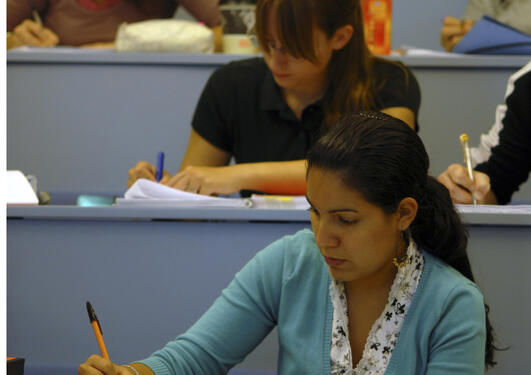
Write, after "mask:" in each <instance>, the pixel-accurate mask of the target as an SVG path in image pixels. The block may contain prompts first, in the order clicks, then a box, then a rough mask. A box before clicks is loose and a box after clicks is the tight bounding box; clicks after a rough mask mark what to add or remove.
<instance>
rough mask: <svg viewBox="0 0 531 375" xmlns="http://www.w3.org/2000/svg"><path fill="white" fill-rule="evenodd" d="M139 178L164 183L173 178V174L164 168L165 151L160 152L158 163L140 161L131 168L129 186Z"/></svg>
mask: <svg viewBox="0 0 531 375" xmlns="http://www.w3.org/2000/svg"><path fill="white" fill-rule="evenodd" d="M139 178H145V179H147V180H151V181H157V182H163V183H164V182H165V181H167V180H169V179H170V178H171V175H170V174H169V173H168V172H166V171H165V170H164V153H163V152H159V153H158V155H157V165H153V164H151V163H148V162H147V161H139V162H138V163H136V165H135V166H134V167H133V168H131V169H129V180H128V181H127V186H129V187H131V185H133V184H134V183H135V181H136V180H138V179H139Z"/></svg>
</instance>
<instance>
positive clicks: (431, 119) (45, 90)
mask: <svg viewBox="0 0 531 375" xmlns="http://www.w3.org/2000/svg"><path fill="white" fill-rule="evenodd" d="M246 57H247V56H242V55H220V54H213V55H193V54H163V53H158V54H157V53H154V54H151V53H122V54H120V53H114V52H94V51H92V53H87V52H86V51H85V52H84V53H76V54H72V53H60V52H57V51H53V50H49V51H48V52H20V51H9V52H8V53H7V113H8V116H7V166H8V169H20V170H22V171H24V172H25V173H28V174H34V175H36V176H37V177H38V180H39V186H40V188H42V189H44V190H53V191H60V190H63V191H73V192H78V193H80V194H81V193H95V192H116V191H123V190H124V189H125V187H126V181H127V171H128V169H129V168H131V167H132V166H133V165H134V164H135V163H136V162H137V161H138V160H148V161H151V162H155V161H156V156H157V152H158V151H161V150H164V151H166V160H167V168H168V170H169V171H171V172H176V170H177V168H178V166H179V164H180V161H181V159H182V156H183V154H184V149H185V147H186V144H187V141H188V135H189V132H190V122H191V119H192V114H193V111H194V109H195V106H196V103H197V99H198V97H199V94H200V93H201V91H202V89H203V86H204V84H205V82H206V80H207V79H208V77H209V76H210V74H211V73H212V71H213V70H214V69H216V68H217V67H219V66H221V65H223V64H225V63H227V62H229V61H231V60H237V59H242V58H246ZM400 60H401V61H403V62H404V63H405V64H407V65H408V66H409V67H411V68H412V70H413V72H414V73H415V75H416V76H417V78H418V80H419V83H420V86H421V90H422V104H421V111H420V115H419V122H420V129H421V130H420V135H421V137H422V139H423V140H424V142H425V144H426V148H427V150H428V153H429V154H430V157H431V171H432V173H433V174H438V173H440V172H442V171H443V170H444V169H445V168H446V166H448V165H449V164H450V163H453V162H460V161H461V152H460V146H459V142H458V137H459V135H460V134H461V133H462V132H463V131H465V130H466V131H467V132H468V134H469V136H470V139H471V143H472V145H475V144H477V142H478V140H479V135H480V134H481V133H484V132H486V131H488V130H489V128H490V127H491V125H492V123H493V119H494V111H495V108H496V105H497V104H499V103H501V102H502V101H503V96H504V93H505V86H506V83H507V79H508V77H509V76H510V75H511V74H512V73H513V72H515V71H516V70H518V69H519V67H521V66H523V65H524V64H525V63H526V62H527V61H528V60H529V57H528V56H462V57H451V58H434V57H404V58H400ZM515 198H516V199H520V200H528V201H529V200H531V184H527V186H526V188H525V189H524V190H523V191H522V192H521V193H520V194H519V195H517V196H516V197H515Z"/></svg>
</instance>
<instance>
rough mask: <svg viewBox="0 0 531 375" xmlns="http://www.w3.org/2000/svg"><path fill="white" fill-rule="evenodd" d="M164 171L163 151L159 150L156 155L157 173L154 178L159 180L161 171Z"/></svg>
mask: <svg viewBox="0 0 531 375" xmlns="http://www.w3.org/2000/svg"><path fill="white" fill-rule="evenodd" d="M163 171H164V152H162V151H161V152H159V155H158V157H157V173H155V179H156V180H157V182H159V181H160V180H161V179H162V172H163Z"/></svg>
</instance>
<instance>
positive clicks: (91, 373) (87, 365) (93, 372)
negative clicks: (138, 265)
mask: <svg viewBox="0 0 531 375" xmlns="http://www.w3.org/2000/svg"><path fill="white" fill-rule="evenodd" d="M87 312H88V316H89V320H90V324H91V326H92V329H93V330H94V334H95V335H96V340H97V341H98V346H99V347H100V351H101V356H99V355H97V354H93V355H91V356H90V357H89V358H88V359H87V360H86V361H85V362H84V363H82V364H81V365H79V367H78V374H79V375H102V374H103V375H131V374H132V375H153V372H152V371H151V369H150V368H149V367H147V366H145V365H143V364H141V363H135V364H133V365H117V364H115V363H113V362H111V360H110V359H109V354H108V353H107V348H106V347H105V342H104V341H103V336H102V331H101V326H100V322H99V321H98V317H97V316H96V312H95V311H94V309H93V308H92V305H91V304H90V302H87Z"/></svg>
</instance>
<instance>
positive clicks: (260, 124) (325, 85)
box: [129, 0, 420, 195]
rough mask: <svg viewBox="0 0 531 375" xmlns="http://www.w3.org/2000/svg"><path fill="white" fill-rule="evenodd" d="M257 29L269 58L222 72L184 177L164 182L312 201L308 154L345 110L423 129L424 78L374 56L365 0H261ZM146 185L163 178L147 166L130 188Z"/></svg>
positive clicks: (200, 116) (203, 111)
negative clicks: (145, 181)
mask: <svg viewBox="0 0 531 375" xmlns="http://www.w3.org/2000/svg"><path fill="white" fill-rule="evenodd" d="M256 32H257V36H258V41H259V44H260V46H261V49H262V51H263V54H264V58H263V59H261V58H259V59H250V60H244V61H239V62H233V63H230V64H228V65H226V66H224V67H221V68H220V69H219V70H218V71H216V72H215V73H214V74H213V75H212V77H211V78H210V80H209V81H208V83H207V85H206V87H205V89H204V91H203V93H202V95H201V98H200V100H199V103H198V106H197V108H196V111H195V115H194V118H193V122H192V126H193V130H192V132H191V135H190V140H189V143H188V148H187V150H186V153H185V156H184V159H183V162H182V164H181V168H180V171H179V173H177V174H176V175H175V176H173V177H172V176H170V175H169V174H168V173H165V176H164V177H163V179H162V180H161V182H162V183H164V184H166V185H169V186H173V187H175V188H178V189H181V190H186V191H190V192H195V193H199V194H206V195H211V194H232V193H235V192H238V191H240V190H243V189H251V190H258V191H263V192H267V193H276V194H304V193H305V189H306V183H305V172H306V168H305V162H304V160H303V159H304V157H305V154H306V151H307V150H308V148H309V146H310V145H311V144H312V142H313V140H314V139H316V137H317V135H318V134H319V132H320V130H321V129H324V128H326V127H327V126H328V125H329V124H332V123H333V122H334V121H335V120H336V119H337V118H338V117H339V116H340V115H341V114H342V113H345V112H349V111H356V110H378V111H381V112H385V113H387V114H389V115H391V116H394V117H397V118H399V119H401V120H403V121H404V122H406V123H407V124H408V125H409V126H411V127H413V128H415V129H416V128H417V113H418V109H419V105H420V91H419V87H418V84H417V81H416V80H415V77H414V76H413V74H412V73H411V72H410V71H409V70H407V69H406V68H405V67H404V66H403V65H401V64H399V63H394V62H390V61H386V60H383V59H381V58H378V57H375V56H373V55H371V53H370V52H369V50H368V48H367V45H366V44H365V38H364V34H363V23H362V15H361V6H360V2H359V0H354V1H353V0H333V1H331V0H259V1H258V3H257V6H256ZM232 156H234V158H235V161H236V165H232V166H227V164H228V163H229V161H230V159H231V157H232ZM138 178H148V179H152V180H154V179H155V167H154V166H153V165H151V164H149V163H147V162H144V161H142V162H139V163H138V164H137V165H136V166H135V167H134V168H132V169H131V170H130V171H129V184H130V185H131V184H132V183H133V182H134V181H135V180H136V179H138Z"/></svg>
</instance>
